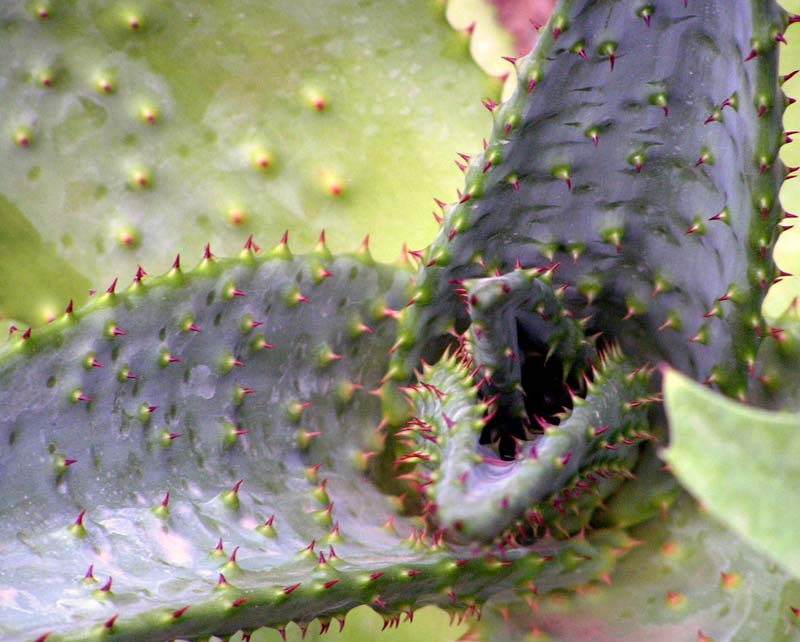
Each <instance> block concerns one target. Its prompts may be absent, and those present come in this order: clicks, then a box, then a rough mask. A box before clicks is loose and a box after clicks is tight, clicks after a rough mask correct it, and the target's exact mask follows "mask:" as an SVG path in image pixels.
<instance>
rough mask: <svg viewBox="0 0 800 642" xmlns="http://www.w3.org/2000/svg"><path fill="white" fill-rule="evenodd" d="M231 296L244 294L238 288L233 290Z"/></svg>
mask: <svg viewBox="0 0 800 642" xmlns="http://www.w3.org/2000/svg"><path fill="white" fill-rule="evenodd" d="M231 296H244V292H242V291H241V290H238V289H236V288H232V289H231Z"/></svg>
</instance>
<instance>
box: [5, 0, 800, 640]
mask: <svg viewBox="0 0 800 642" xmlns="http://www.w3.org/2000/svg"><path fill="white" fill-rule="evenodd" d="M723 9H724V10H723ZM40 14H41V12H40ZM793 20H794V19H793V18H790V17H789V16H788V15H786V14H785V13H784V12H783V11H782V10H780V9H779V8H778V7H777V6H776V5H774V4H773V3H772V2H768V1H763V0H736V1H735V2H726V3H725V5H724V7H723V5H722V4H721V3H720V1H719V0H688V1H685V2H673V1H672V0H658V1H655V2H652V3H650V4H646V3H642V2H639V1H633V2H632V1H628V0H561V1H560V2H559V3H558V4H557V6H556V9H555V12H554V14H553V16H552V18H551V20H550V22H549V24H548V26H547V27H546V29H545V30H544V31H543V33H542V34H541V36H540V39H539V44H538V45H537V47H536V49H535V50H534V51H533V52H532V54H531V55H530V56H529V57H527V58H525V59H519V60H514V59H512V60H510V63H511V64H513V66H514V70H515V73H516V75H517V78H518V86H517V89H516V91H515V93H514V95H513V96H512V97H511V98H510V99H509V100H508V101H506V102H505V103H503V104H502V105H497V104H495V103H494V102H493V101H491V100H488V101H487V102H486V106H487V108H488V109H489V110H490V111H491V112H492V114H493V119H494V125H493V130H492V132H491V135H490V136H489V137H488V139H487V141H486V143H485V145H484V149H483V150H482V151H481V152H479V153H478V154H476V155H474V156H473V157H467V158H465V159H464V161H465V163H468V166H467V167H465V172H466V181H465V184H464V186H463V188H462V189H461V190H460V191H459V193H458V197H457V199H456V201H455V202H454V203H451V204H445V203H442V215H441V229H440V230H439V233H438V236H437V237H436V238H435V239H434V240H433V242H432V243H431V244H430V245H429V246H428V247H427V248H426V249H425V250H422V251H412V252H408V253H407V254H406V257H405V258H406V261H405V263H404V264H403V265H399V266H389V265H383V264H379V263H377V262H376V261H375V260H374V259H373V258H372V256H371V255H370V253H369V249H368V246H367V245H366V244H365V245H364V246H362V247H361V248H360V249H359V250H358V251H356V252H355V253H352V254H344V255H333V254H332V253H331V252H330V251H329V250H328V248H327V245H326V240H325V236H324V235H323V236H322V237H321V238H320V240H319V243H318V245H317V246H316V247H315V248H314V249H313V251H311V252H310V253H308V254H304V255H294V254H293V253H292V251H291V250H290V249H289V245H288V239H287V237H286V236H284V237H283V238H282V239H281V240H280V241H279V242H278V243H277V245H276V246H275V247H274V249H272V250H269V251H267V250H263V251H262V250H261V249H260V247H259V245H258V244H257V243H255V242H254V241H253V240H252V238H251V239H248V241H247V243H246V244H245V247H244V249H243V250H242V252H241V254H240V255H239V256H237V257H233V258H228V259H221V258H216V257H215V256H214V254H213V252H212V249H211V248H210V247H209V246H206V249H205V252H204V254H203V257H202V259H201V260H200V262H199V264H198V265H197V266H196V267H193V268H192V269H187V268H186V265H187V256H186V254H185V253H184V254H183V255H179V256H178V257H177V258H176V259H175V261H174V264H173V267H172V269H171V270H170V271H169V272H167V273H166V274H164V275H162V276H158V277H149V276H147V275H146V274H145V273H144V272H143V271H141V270H140V271H138V272H137V273H136V276H135V277H134V279H133V283H132V284H131V285H130V286H129V287H127V288H123V287H122V286H121V285H120V284H119V282H118V281H116V280H115V281H113V282H112V283H111V284H110V286H108V287H107V289H105V291H104V292H102V293H101V294H99V295H96V296H95V297H94V299H93V300H92V301H91V302H90V303H89V304H88V305H87V306H85V307H83V308H78V307H76V306H73V305H72V304H71V303H70V304H69V305H68V306H67V307H66V311H65V313H64V314H63V315H61V316H60V317H59V318H58V319H56V320H55V321H54V322H53V323H51V324H49V325H48V326H46V327H43V328H34V329H32V330H27V331H23V330H20V331H18V332H16V333H14V335H13V336H12V340H11V343H10V345H9V346H8V347H7V348H6V349H5V351H4V352H3V354H2V355H1V356H0V407H3V408H4V413H3V418H2V423H0V431H2V435H1V437H2V440H3V443H4V444H7V445H4V447H3V450H2V451H1V452H0V486H2V488H3V490H4V492H3V495H2V500H0V501H1V502H2V511H3V514H4V515H5V516H6V519H4V520H3V523H2V525H1V526H0V532H2V534H3V537H2V540H0V541H2V542H3V544H0V551H1V552H2V553H3V560H4V565H3V567H2V568H0V596H2V599H1V600H0V633H2V634H3V636H4V638H7V639H9V640H37V641H38V640H42V641H43V640H48V641H49V642H59V641H65V642H66V641H72V640H75V641H77V640H109V641H111V640H114V641H124V640H138V641H147V640H153V641H159V640H172V639H205V638H207V637H208V636H211V635H221V636H228V635H234V634H235V633H236V632H237V631H240V630H241V631H245V637H248V636H249V635H250V632H251V631H253V630H254V629H256V628H258V627H262V626H269V627H274V628H278V629H279V630H281V631H283V632H285V627H286V625H287V623H289V622H295V623H298V624H299V625H300V626H301V629H303V630H304V631H305V629H306V627H308V626H309V624H310V623H311V622H312V621H314V620H317V621H318V622H319V627H320V629H321V630H322V631H327V630H328V629H329V628H330V627H331V626H334V627H335V626H339V624H336V623H335V622H336V621H337V620H338V621H339V623H340V624H343V623H344V619H343V618H344V616H345V614H346V613H347V611H348V610H350V609H351V608H353V607H355V606H358V605H364V604H365V605H370V606H371V607H372V608H374V609H375V610H376V611H377V612H378V613H379V614H381V615H382V616H383V617H384V619H385V623H386V626H394V625H396V624H398V623H399V622H400V620H401V619H412V618H413V613H414V611H415V609H417V608H419V607H422V606H426V605H437V606H439V607H441V608H444V609H446V610H449V611H451V612H453V613H454V614H457V615H459V617H469V618H473V617H474V618H476V619H478V618H479V617H480V615H481V614H482V611H483V609H484V608H486V609H488V611H487V612H489V611H494V610H498V609H499V611H500V612H502V613H504V614H506V615H507V616H508V618H509V620H508V624H506V623H500V622H497V621H495V620H494V618H491V617H487V620H489V622H488V624H487V626H486V628H485V629H484V630H483V632H484V634H485V637H486V638H487V639H492V638H494V637H496V638H497V639H509V638H513V639H517V638H519V639H521V638H523V637H524V636H530V637H532V638H534V639H535V638H537V637H542V636H545V635H553V636H562V639H574V640H580V639H591V640H595V641H598V640H611V639H615V640H618V639H620V638H621V636H622V635H625V636H628V637H627V638H626V639H631V640H641V639H645V637H647V638H648V639H665V640H666V639H678V638H687V639H692V638H694V637H696V638H697V639H701V640H707V639H712V638H713V639H727V640H791V639H796V638H797V637H798V635H800V629H799V628H798V622H797V618H798V616H797V613H799V612H800V611H798V610H797V608H798V606H800V605H798V604H796V603H795V602H794V600H795V598H796V597H797V596H798V586H800V585H799V584H798V581H797V580H796V579H792V576H791V574H790V572H791V570H792V569H793V566H792V564H791V563H789V562H787V560H786V559H783V557H782V554H781V552H780V551H774V552H772V554H773V555H774V556H775V557H776V558H777V559H778V562H779V563H781V564H786V569H783V568H781V567H779V566H775V567H774V568H772V567H770V568H768V569H767V570H766V571H764V567H765V565H767V563H766V562H764V561H763V560H761V558H759V557H757V555H758V554H756V553H751V552H750V549H749V548H747V545H746V544H743V543H742V542H741V541H740V540H739V538H738V537H737V536H736V535H734V534H732V533H730V532H728V531H726V530H725V529H723V528H721V527H720V526H718V525H717V524H716V523H715V522H713V521H710V520H709V519H708V518H707V517H704V516H703V515H701V514H698V512H697V509H696V508H695V507H694V505H693V503H692V502H691V501H690V500H689V499H688V498H686V497H685V496H682V493H681V490H680V489H679V487H678V485H677V482H676V481H675V479H674V478H673V477H672V475H671V474H670V473H669V472H668V470H666V469H665V467H664V465H663V463H662V462H661V460H660V459H659V448H660V445H661V444H663V443H665V441H666V440H667V438H668V436H667V433H666V430H665V416H664V413H663V411H662V407H661V401H662V396H661V386H662V379H663V375H662V372H663V371H664V370H665V368H662V369H660V370H659V369H658V368H656V366H657V364H659V363H665V364H668V366H667V367H669V368H672V369H674V370H675V371H679V372H682V373H683V374H684V376H687V377H689V378H691V379H694V380H696V381H697V382H702V383H705V384H707V385H708V386H710V387H711V388H712V389H714V390H715V391H717V393H719V394H724V395H726V396H728V397H732V398H734V399H736V400H738V401H739V402H743V401H748V402H749V403H759V404H763V405H765V406H768V407H776V406H781V407H783V408H785V409H788V408H790V407H791V405H792V403H793V400H794V399H796V394H795V387H794V386H795V379H793V378H792V377H786V378H778V377H776V376H775V373H776V372H778V371H779V370H780V369H781V368H783V369H784V370H786V369H788V368H790V367H791V365H792V364H793V363H795V364H796V362H795V361H792V359H793V357H792V356H791V354H789V353H787V351H786V350H783V352H781V353H780V355H778V356H775V355H772V356H771V355H770V352H769V348H770V346H772V347H774V345H775V343H774V342H778V339H780V338H781V333H780V332H777V331H775V330H774V328H771V327H770V326H769V325H768V324H767V323H766V321H765V320H764V319H763V318H762V316H761V311H760V310H761V304H762V301H763V298H764V295H765V292H766V288H767V286H768V285H769V284H770V283H771V282H772V280H773V279H774V278H775V277H776V276H777V275H778V272H777V270H776V268H775V266H774V265H773V263H772V261H771V249H772V245H773V243H774V240H775V236H776V230H777V227H778V224H779V223H780V221H781V219H782V218H783V212H782V210H781V207H780V203H779V201H778V188H779V185H780V182H781V180H782V178H783V177H784V175H785V170H784V168H783V166H782V164H781V162H780V160H779V158H778V151H779V148H780V145H781V144H782V143H783V140H784V137H785V134H784V132H783V129H782V123H781V114H782V109H781V107H782V105H783V104H784V102H785V99H784V97H783V95H782V94H781V91H780V82H781V80H782V79H781V78H780V77H779V76H778V69H777V64H778V49H779V48H780V46H781V42H783V41H784V40H785V37H784V31H785V30H786V28H787V27H788V25H789V24H790V23H791V22H792V21H793ZM128 26H129V27H131V23H130V21H129V22H128ZM132 28H133V27H132ZM778 343H779V342H778ZM787 363H788V366H787ZM669 376H677V375H673V374H670V375H669ZM687 399H688V396H687ZM670 413H671V416H673V415H672V411H670ZM675 452H676V454H675V455H674V457H673V459H674V460H675V461H673V465H675V466H676V467H678V468H680V466H681V465H682V463H681V462H682V461H687V462H688V461H689V459H688V458H684V459H682V457H681V455H680V454H679V452H678V451H675ZM670 461H672V459H671V460H670ZM691 487H693V486H691ZM693 488H694V487H693ZM676 499H679V501H678V502H677V503H676ZM673 504H676V506H675V508H674V509H671V508H670V507H671V506H672V505H673ZM643 542H649V543H643ZM648 546H649V547H650V549H648V548H647V547H648ZM637 547H640V550H639V551H637V550H631V549H635V548H637ZM652 547H657V550H660V551H661V554H662V557H660V558H658V559H656V556H654V555H651V554H649V553H650V551H652ZM642 551H645V552H642ZM618 559H620V562H619V563H620V565H621V569H622V571H621V572H620V573H619V574H618V575H616V576H615V574H614V568H615V564H616V563H617V560H618ZM754 560H755V561H754ZM626 564H628V566H626ZM787 569H788V570H787ZM720 574H721V575H720ZM615 577H616V581H615V579H614V578H615ZM709 577H713V578H714V581H713V582H712V583H711V584H709V580H708V578H709ZM607 583H612V584H613V585H614V587H612V588H606V584H607ZM586 595H589V596H590V597H591V596H595V597H594V600H596V603H597V604H598V605H599V606H598V607H597V608H591V605H590V604H586V603H584V601H585V599H586V598H585V597H579V596H586ZM620 595H622V596H623V598H622V599H623V600H625V599H627V600H628V601H629V606H628V608H627V609H619V608H616V606H615V605H617V604H618V603H619V602H618V600H619V599H620V598H619V596H620ZM631 596H634V598H635V599H634V600H633V602H631V600H632V598H631ZM604 600H605V602H604ZM615 600H617V601H616V602H615ZM630 604H634V606H630ZM484 605H487V606H486V607H485V606H484ZM636 605H639V606H636ZM537 609H538V611H537ZM528 611H530V612H531V613H530V614H529V613H528ZM740 615H741V616H740Z"/></svg>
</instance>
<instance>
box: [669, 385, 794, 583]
mask: <svg viewBox="0 0 800 642" xmlns="http://www.w3.org/2000/svg"><path fill="white" fill-rule="evenodd" d="M664 402H665V405H666V409H667V413H668V416H669V425H670V435H671V439H670V446H669V448H668V449H667V450H666V452H665V453H664V456H665V458H666V460H667V462H669V464H670V466H671V467H672V470H673V471H674V472H675V475H677V477H678V479H680V480H681V482H682V483H683V484H684V485H685V486H686V487H687V488H688V489H689V490H690V491H691V492H692V493H693V494H695V495H696V496H697V498H698V499H699V500H700V501H702V502H703V505H704V506H706V507H707V508H708V510H709V512H710V513H712V514H713V515H714V516H715V517H716V518H717V519H719V520H720V521H721V522H722V523H724V524H727V525H728V526H730V528H731V529H733V530H734V531H736V532H737V533H738V534H739V535H741V536H742V537H743V538H744V539H745V540H746V541H748V542H750V543H751V544H752V545H753V546H754V547H755V548H757V549H759V550H760V551H762V552H763V553H765V554H766V555H768V556H769V557H771V558H772V559H774V560H776V561H778V562H780V563H781V564H782V565H783V566H784V568H786V569H787V570H788V571H789V572H791V573H793V574H794V575H795V576H796V577H800V550H798V547H797V538H796V536H795V535H796V531H795V524H797V523H798V520H800V514H795V513H796V511H797V510H798V506H800V467H798V462H799V461H800V437H799V436H798V428H800V414H798V413H789V412H770V411H767V410H761V409H757V408H750V407H747V406H744V405H742V404H740V403H737V402H735V401H733V400H730V399H726V398H724V397H722V396H720V395H718V394H715V393H713V392H711V391H709V390H706V389H704V388H703V387H702V386H700V385H699V384H697V383H694V382H692V381H691V380H688V379H686V378H685V377H683V376H682V375H680V374H678V373H676V372H674V371H670V372H668V373H667V374H666V376H665V380H664ZM734 471H735V474H733V473H734Z"/></svg>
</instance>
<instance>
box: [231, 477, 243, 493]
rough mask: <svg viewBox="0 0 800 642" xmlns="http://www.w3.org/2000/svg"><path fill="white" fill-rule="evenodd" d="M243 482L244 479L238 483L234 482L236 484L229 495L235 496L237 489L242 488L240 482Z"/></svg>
mask: <svg viewBox="0 0 800 642" xmlns="http://www.w3.org/2000/svg"><path fill="white" fill-rule="evenodd" d="M243 481H244V479H240V480H239V481H237V482H236V483H235V484H234V485H233V488H231V493H233V494H234V495H235V494H236V493H238V492H239V489H240V488H241V487H242V482H243Z"/></svg>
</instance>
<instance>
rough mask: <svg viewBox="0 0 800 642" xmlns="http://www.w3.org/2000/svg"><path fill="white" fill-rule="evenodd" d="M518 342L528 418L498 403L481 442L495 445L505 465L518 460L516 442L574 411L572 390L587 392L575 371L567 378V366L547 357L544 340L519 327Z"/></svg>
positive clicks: (556, 358) (482, 434)
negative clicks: (543, 424)
mask: <svg viewBox="0 0 800 642" xmlns="http://www.w3.org/2000/svg"><path fill="white" fill-rule="evenodd" d="M517 340H518V344H519V355H518V358H519V359H521V362H522V366H521V370H522V373H521V374H522V389H523V391H524V393H525V412H526V415H527V417H517V416H512V413H511V409H510V408H509V407H508V404H504V403H502V401H501V402H498V403H499V405H498V407H497V411H496V412H495V413H494V415H493V416H492V418H491V420H490V421H489V422H488V423H487V424H486V426H485V427H484V429H483V431H482V433H481V438H480V443H482V444H493V445H494V446H495V448H496V449H497V452H498V455H499V456H500V458H501V459H503V460H505V461H511V460H513V459H515V457H516V453H517V443H518V442H517V440H530V439H533V438H536V436H538V435H540V434H542V432H543V430H542V428H541V426H540V423H539V420H544V421H546V422H547V423H550V424H556V425H557V424H558V423H559V419H558V416H557V415H558V414H559V413H561V412H563V411H564V410H570V409H572V398H571V396H570V394H569V391H570V390H571V391H572V392H573V393H575V394H578V395H582V394H584V392H585V384H584V381H583V377H582V376H578V374H579V373H578V372H577V371H576V369H575V368H573V369H572V370H571V371H570V372H569V373H568V374H567V376H566V378H565V375H564V362H563V361H562V360H561V359H560V358H559V357H558V355H556V354H553V355H550V356H549V357H548V345H547V343H546V342H545V341H544V340H542V339H541V338H540V337H538V336H535V335H533V334H531V333H530V332H527V331H526V330H525V329H524V328H523V326H522V325H518V326H517Z"/></svg>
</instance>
